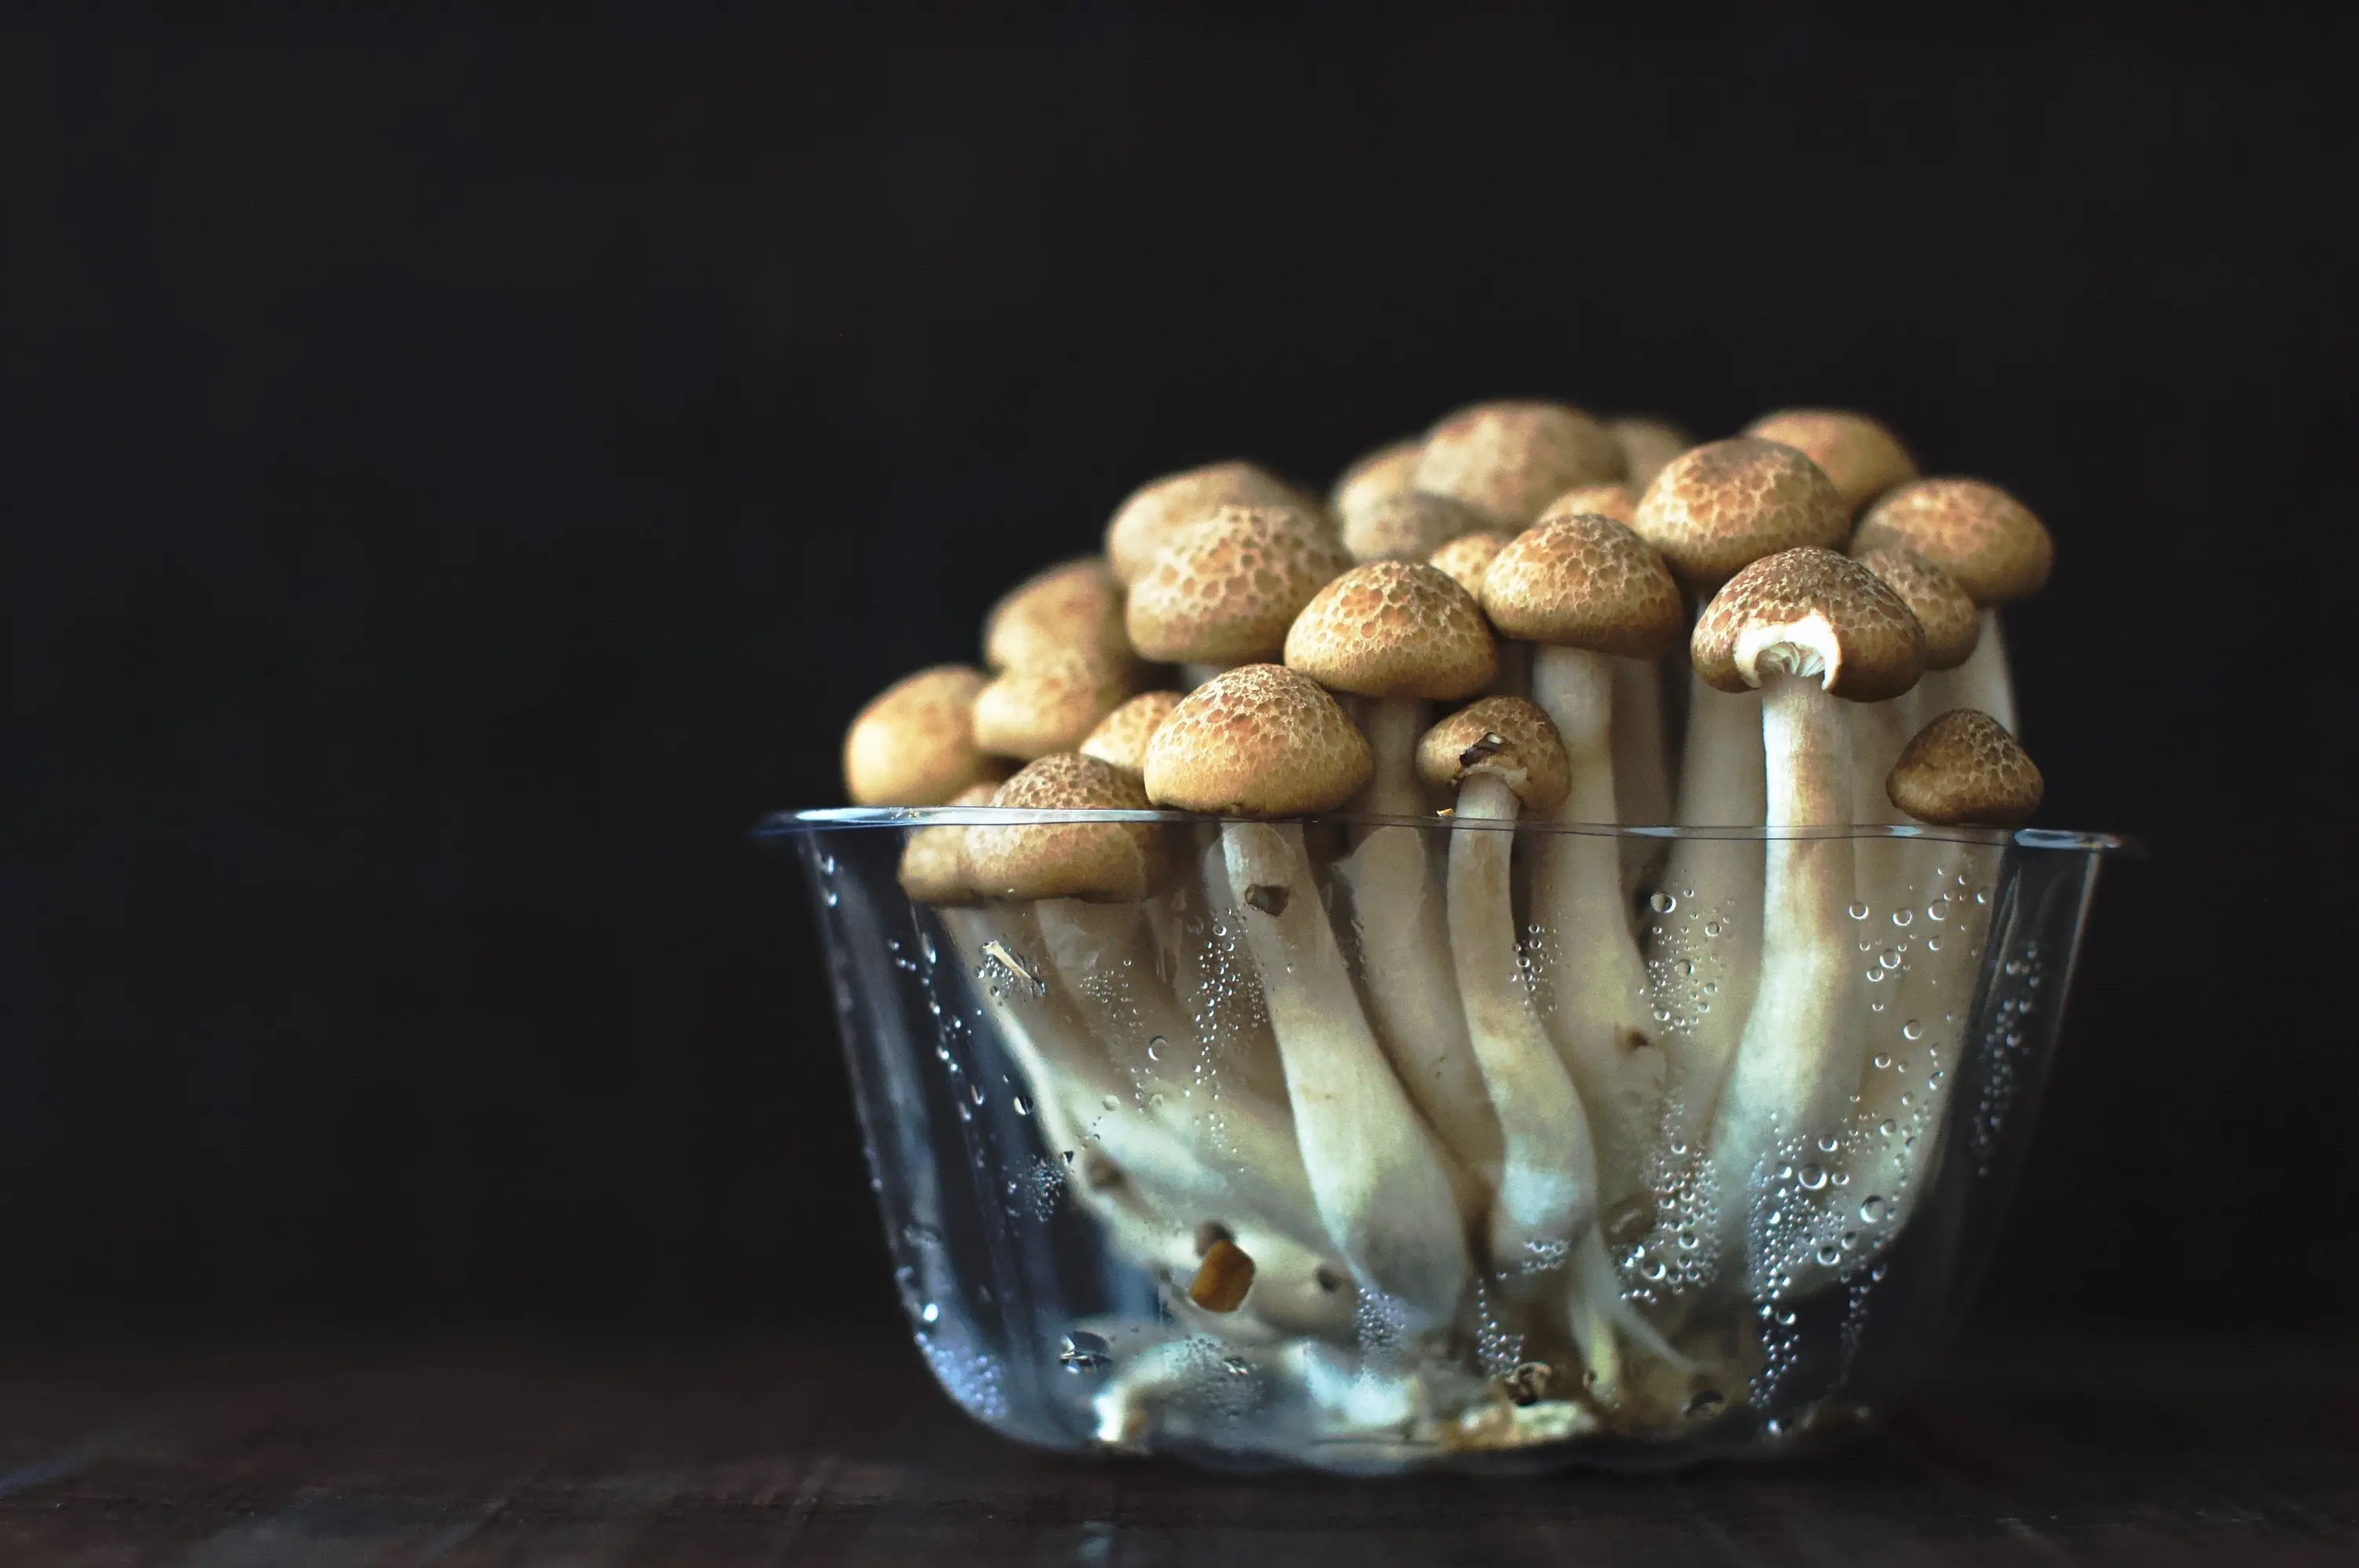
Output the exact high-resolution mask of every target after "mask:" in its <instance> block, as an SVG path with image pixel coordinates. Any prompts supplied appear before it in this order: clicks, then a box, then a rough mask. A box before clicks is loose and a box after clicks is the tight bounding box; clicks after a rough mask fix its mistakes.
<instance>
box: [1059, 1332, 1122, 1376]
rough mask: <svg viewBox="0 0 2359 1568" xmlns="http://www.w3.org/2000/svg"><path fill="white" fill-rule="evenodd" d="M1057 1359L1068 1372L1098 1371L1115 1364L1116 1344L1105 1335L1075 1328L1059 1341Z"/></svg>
mask: <svg viewBox="0 0 2359 1568" xmlns="http://www.w3.org/2000/svg"><path fill="white" fill-rule="evenodd" d="M1057 1360H1058V1361H1059V1363H1060V1364H1061V1365H1062V1366H1063V1367H1064V1368H1065V1370H1066V1371H1068V1372H1075V1373H1079V1372H1098V1371H1103V1370H1104V1369H1105V1368H1108V1367H1110V1366H1112V1365H1113V1364H1114V1346H1111V1345H1108V1344H1107V1343H1106V1342H1105V1337H1104V1336H1103V1335H1097V1334H1092V1333H1091V1332H1090V1331H1089V1330H1088V1329H1086V1328H1077V1329H1074V1330H1073V1331H1072V1332H1071V1334H1068V1335H1066V1336H1064V1338H1063V1339H1061V1340H1060V1341H1058V1343H1057Z"/></svg>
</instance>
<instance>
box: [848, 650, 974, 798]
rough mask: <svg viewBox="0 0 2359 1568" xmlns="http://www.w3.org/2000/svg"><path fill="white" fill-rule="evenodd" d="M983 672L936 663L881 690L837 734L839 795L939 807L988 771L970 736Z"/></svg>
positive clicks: (960, 666)
mask: <svg viewBox="0 0 2359 1568" xmlns="http://www.w3.org/2000/svg"><path fill="white" fill-rule="evenodd" d="M983 686H984V674H983V672H982V671H981V670H977V669H970V668H969V667H968V666H966V665H935V666H934V667H933V668H931V669H925V670H919V672H918V673H917V674H916V675H913V676H907V677H905V678H903V679H901V680H898V681H896V682H895V683H894V684H893V685H891V686H889V687H886V688H885V689H884V690H883V691H882V692H880V693H879V694H877V696H876V697H875V698H874V699H873V700H872V701H870V703H869V704H868V706H867V707H865V708H862V709H861V710H860V712H859V713H858V714H857V715H855V716H854V717H853V720H852V728H851V729H849V730H845V731H844V736H843V792H844V793H845V794H846V795H850V796H851V797H852V802H853V805H854V806H940V805H941V804H942V803H943V802H944V801H946V800H949V799H950V798H951V796H952V795H956V794H958V792H959V791H961V790H962V789H964V788H966V787H967V786H968V785H969V784H977V783H980V782H981V781H982V780H983V779H984V776H985V775H986V773H989V772H990V764H989V763H988V762H986V761H985V760H984V754H983V752H982V751H981V749H980V748H978V747H977V746H976V745H975V741H974V718H973V715H974V699H975V696H976V694H977V693H978V692H980V691H982V690H983Z"/></svg>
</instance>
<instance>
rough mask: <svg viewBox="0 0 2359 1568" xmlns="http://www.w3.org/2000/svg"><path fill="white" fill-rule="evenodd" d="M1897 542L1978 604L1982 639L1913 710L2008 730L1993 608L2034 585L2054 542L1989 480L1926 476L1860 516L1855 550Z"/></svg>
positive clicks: (2007, 689) (2009, 686)
mask: <svg viewBox="0 0 2359 1568" xmlns="http://www.w3.org/2000/svg"><path fill="white" fill-rule="evenodd" d="M1886 545H1902V546H1907V547H1908V548H1909V549H1912V550H1914V551H1916V552H1917V553H1918V554H1919V555H1920V556H1923V557H1925V558H1926V559H1927V560H1930V561H1931V562H1932V563H1933V564H1934V565H1936V566H1938V567H1940V568H1941V569H1942V570H1943V571H1946V572H1948V573H1949V574H1950V575H1951V577H1953V578H1955V579H1957V580H1958V584H1959V586H1960V587H1962V588H1963V589H1965V590H1966V592H1967V593H1969V594H1971V595H1973V600H1974V602H1975V604H1977V605H1979V606H1981V607H1982V611H1983V628H1982V638H1981V641H1980V642H1978V643H1976V644H1975V646H1974V651H1973V656H1971V657H1970V658H1968V659H1967V660H1966V661H1965V663H1964V664H1962V665H1960V666H1958V668H1957V670H1956V672H1955V673H1954V674H1948V673H1945V674H1943V675H1941V676H1940V677H1939V678H1937V679H1935V680H1931V681H1929V682H1927V683H1926V690H1925V693H1924V695H1923V697H1922V699H1921V704H1920V708H1921V712H1924V713H1938V712H1940V711H1941V710H1942V709H1943V708H1979V709H1980V710H1982V711H1983V712H1985V713H1988V714H1989V715H1991V717H1993V718H1994V719H1997V720H1998V721H1999V722H2000V723H2001V724H2003V725H2005V726H2006V729H2007V730H2009V731H2013V730H2015V729H2017V722H2016V706H2015V683H2014V681H2013V679H2012V678H2011V677H2010V676H2009V673H2008V670H2007V662H2006V643H2005V641H2004V640H2003V639H2002V638H2001V636H2000V634H1999V624H1998V611H1999V606H2001V605H2004V604H2012V603H2013V602H2015V601H2016V600H2019V599H2026V598H2028V597H2029V596H2031V595H2032V594H2034V593H2037V592H2038V591H2039V589H2040V588H2041V587H2042V586H2043V585H2044V584H2046V582H2047V581H2048V573H2049V568H2051V567H2053V566H2054V565H2055V561H2056V546H2055V543H2054V541H2052V540H2051V539H2049V536H2048V530H2047V528H2046V527H2045V526H2043V525H2042V524H2041V523H2040V521H2039V519H2038V518H2037V517H2035V516H2033V515H2032V514H2031V512H2030V510H2029V508H2027V507H2026V506H2025V505H2024V504H2023V503H2021V502H2019V501H2017V500H2016V499H2015V497H2013V496H2011V495H2009V494H2008V493H2007V492H2005V491H2003V490H2001V489H1999V488H1998V486H1996V485H1995V484H1984V482H1982V481H1980V480H1972V479H1929V480H1920V481H1918V482H1917V483H1915V484H1905V485H1902V486H1901V487H1900V488H1899V489H1897V490H1896V491H1894V492H1892V493H1891V494H1889V495H1887V496H1886V497H1885V498H1884V499H1883V500H1881V501H1879V502H1877V503H1875V506H1874V507H1872V508H1870V509H1869V512H1868V514H1867V515H1866V516H1865V517H1864V518H1862V519H1860V524H1859V536H1858V540H1857V543H1856V546H1855V548H1858V549H1874V548H1877V547H1879V546H1886Z"/></svg>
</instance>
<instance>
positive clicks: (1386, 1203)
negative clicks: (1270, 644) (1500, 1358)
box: [1146, 665, 1471, 1331]
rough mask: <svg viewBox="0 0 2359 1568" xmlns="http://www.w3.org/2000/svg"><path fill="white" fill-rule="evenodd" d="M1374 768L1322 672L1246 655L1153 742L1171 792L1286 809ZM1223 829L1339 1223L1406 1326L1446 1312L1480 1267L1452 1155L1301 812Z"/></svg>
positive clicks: (1346, 785) (1291, 1077) (1345, 790)
mask: <svg viewBox="0 0 2359 1568" xmlns="http://www.w3.org/2000/svg"><path fill="white" fill-rule="evenodd" d="M1369 772H1370V762H1369V756H1368V743H1367V741H1365V740H1364V739H1363V738H1362V737H1361V735H1360V732H1359V731H1358V730H1355V729H1354V728H1353V725H1352V721H1351V720H1350V719H1348V718H1346V717H1345V716H1344V713H1343V709H1342V708H1340V707H1338V706H1337V705H1336V702H1335V699H1334V698H1333V697H1330V696H1329V695H1328V694H1327V693H1326V692H1325V691H1324V690H1323V689H1321V687H1320V686H1319V684H1318V683H1317V682H1316V681H1313V680H1312V679H1310V677H1309V676H1304V675H1301V674H1299V673H1298V672H1296V671H1293V670H1288V669H1286V668H1283V667H1282V666H1278V665H1245V666H1244V667H1243V668H1240V669H1234V670H1230V671H1227V672H1226V673H1224V674H1223V675H1220V676H1215V677H1213V678H1212V680H1210V681H1208V682H1206V683H1205V684H1204V685H1203V686H1201V687H1198V688H1197V689H1196V690H1195V691H1193V692H1191V693H1190V694H1189V696H1188V697H1187V698H1186V699H1185V700H1184V701H1182V702H1181V703H1180V706H1179V707H1177V708H1174V709H1172V711H1171V717H1170V718H1169V719H1165V720H1164V721H1163V724H1162V726H1161V727H1160V728H1159V729H1158V730H1156V732H1155V738H1154V740H1153V741H1149V742H1148V744H1147V779H1146V783H1147V795H1148V796H1149V797H1150V798H1151V799H1153V800H1154V801H1156V802H1157V803H1158V804H1159V805H1164V806H1179V807H1181V808H1183V809H1186V810H1190V811H1204V812H1213V813H1218V814H1220V815H1223V816H1246V817H1289V816H1300V815H1303V814H1306V813H1311V812H1320V811H1332V810H1333V809H1334V808H1335V807H1337V806H1341V805H1343V802H1345V801H1347V800H1349V799H1351V798H1352V796H1353V795H1356V794H1357V793H1359V790H1360V788H1361V786H1362V785H1363V784H1365V783H1366V782H1367V778H1368V774H1369ZM1221 844H1222V850H1223V860H1224V862H1225V866H1226V870H1227V872H1228V877H1229V882H1230V888H1231V891H1232V892H1233V893H1234V897H1235V899H1236V903H1237V906H1238V914H1239V918H1240V919H1241V920H1242V922H1243V923H1244V925H1245V938H1246V944H1247V946H1248V948H1249V949H1250V950H1251V952H1252V953H1253V955H1254V957H1255V960H1256V965H1257V967H1258V968H1259V969H1260V972H1261V983H1262V992H1263V996H1264V999H1265V1000H1266V1002H1267V1004H1268V1009H1269V1017H1270V1023H1271V1025H1272V1027H1273V1029H1274V1030H1275V1032H1276V1033H1277V1046H1278V1053H1279V1055H1280V1058H1281V1060H1282V1062H1283V1063H1284V1066H1285V1072H1286V1087H1287V1095H1288V1100H1289V1101H1290V1103H1291V1104H1292V1106H1293V1108H1294V1124H1295V1133H1296V1136H1297V1138H1298V1140H1299V1142H1300V1145H1301V1150H1302V1159H1303V1164H1304V1166H1305V1167H1306V1168H1307V1169H1308V1171H1309V1173H1310V1188H1311V1193H1312V1195H1313V1196H1314V1197H1315V1198H1316V1200H1317V1202H1318V1206H1319V1212H1320V1215H1321V1217H1322V1218H1323V1219H1324V1220H1325V1222H1326V1227H1327V1234H1328V1235H1329V1236H1330V1237H1331V1238H1333V1240H1334V1242H1335V1245H1336V1246H1337V1247H1338V1248H1339V1249H1341V1250H1342V1251H1343V1256H1344V1258H1345V1259H1346V1260H1349V1261H1350V1263H1351V1265H1352V1269H1353V1273H1354V1274H1355V1275H1356V1276H1357V1277H1358V1279H1359V1281H1360V1282H1361V1284H1362V1286H1363V1287H1364V1288H1373V1289H1375V1290H1376V1291H1378V1292H1382V1293H1383V1294H1384V1295H1385V1296H1386V1297H1387V1298H1390V1299H1389V1302H1388V1303H1387V1304H1386V1309H1385V1310H1387V1311H1390V1312H1393V1313H1396V1314H1397V1316H1398V1320H1399V1321H1400V1322H1401V1323H1402V1325H1404V1326H1405V1327H1407V1328H1408V1329H1410V1330H1411V1331H1422V1330H1427V1329H1433V1328H1438V1327H1440V1326H1442V1325H1447V1324H1448V1323H1449V1322H1450V1321H1451V1319H1452V1317H1453V1316H1454V1315H1455V1314H1456V1312H1457V1309H1458V1305H1459V1303H1460V1302H1461V1301H1462V1298H1463V1297H1464V1295H1465V1292H1466V1287H1467V1283H1468V1278H1469V1274H1470V1268H1471V1266H1470V1264H1469V1262H1468V1259H1467V1255H1466V1240H1465V1236H1464V1234H1463V1230H1462V1217H1461V1215H1460V1210H1459V1202H1458V1196H1457V1184H1456V1181H1455V1180H1454V1179H1453V1175H1452V1173H1451V1160H1450V1157H1449V1156H1448V1155H1447V1154H1446V1153H1445V1152H1443V1151H1442V1149H1441V1148H1440V1145H1439V1144H1437V1143H1436V1141H1434V1137H1433V1134H1432V1133H1431V1132H1430V1130H1428V1129H1427V1127H1426V1125H1425V1123H1424V1121H1423V1119H1420V1118H1419V1115H1418V1114H1417V1109H1416V1108H1415V1107H1414V1106H1413V1105H1412V1104H1411V1103H1410V1101H1409V1098H1408V1093H1407V1091H1406V1090H1404V1089H1403V1088H1402V1087H1401V1084H1400V1080H1399V1079H1397V1077H1395V1076H1393V1072H1392V1068H1391V1066H1390V1065H1388V1064H1387V1063H1386V1059H1385V1056H1384V1054H1383V1053H1382V1051H1381V1050H1380V1049H1379V1048H1378V1046H1377V1044H1376V1042H1375V1035H1374V1034H1373V1033H1371V1031H1370V1030H1369V1027H1368V1022H1367V1018H1366V1015H1365V1014H1364V1012H1363V1011H1361V1008H1360V1000H1359V997H1358V996H1357V995H1356V994H1355V993H1354V991H1353V988H1352V977H1351V974H1350V972H1349V971H1348V970H1347V969H1346V968H1344V965H1343V953H1342V951H1341V949H1340V948H1339V947H1338V946H1336V942H1335V934H1334V933H1333V932H1332V930H1330V929H1329V928H1328V925H1327V917H1326V912H1325V909H1324V906H1323V904H1322V902H1321V897H1320V892H1319V888H1318V885H1317V884H1316V883H1315V882H1314V881H1312V879H1311V875H1310V862H1309V860H1308V858H1307V856H1306V853H1305V850H1304V848H1303V838H1302V828H1301V826H1300V825H1299V823H1292V822H1262V821H1231V822H1226V823H1223V826H1222V828H1221Z"/></svg>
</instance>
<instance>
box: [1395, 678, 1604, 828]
mask: <svg viewBox="0 0 2359 1568" xmlns="http://www.w3.org/2000/svg"><path fill="white" fill-rule="evenodd" d="M1469 773H1489V774H1492V775H1494V776H1495V777H1496V778H1498V779H1500V780H1501V781H1503V782H1504V783H1505V784H1506V786H1507V787H1508V788H1509V789H1511V790H1514V791H1515V792H1516V798H1517V800H1519V801H1521V802H1523V804H1524V805H1525V806H1527V807H1529V808H1530V809H1531V810H1533V811H1535V812H1544V811H1553V810H1554V809H1556V807H1557V806H1558V805H1559V804H1560V803H1561V802H1562V801H1563V799H1564V797H1565V794H1566V792H1567V791H1569V790H1571V788H1572V765H1571V762H1570V761H1569V760H1568V759H1567V758H1566V756H1565V754H1564V741H1563V738H1562V737H1560V736H1559V735H1558V734H1557V732H1556V726H1555V725H1554V724H1552V723H1550V722H1549V716H1548V715H1547V714H1545V713H1543V712H1541V711H1540V709H1539V708H1538V705H1537V704H1535V703H1531V702H1527V701H1526V700H1525V699H1524V698H1522V697H1484V698H1483V699H1482V700H1481V701H1479V702H1474V703H1470V704H1468V705H1467V706H1466V707H1464V708H1460V709H1459V710H1458V711H1457V712H1455V713H1453V714H1451V715H1450V717H1448V718H1447V719H1443V720H1441V722H1440V723H1439V724H1436V725H1435V726H1434V727H1433V728H1432V729H1430V730H1427V731H1426V732H1425V736H1424V738H1423V739H1422V740H1420V741H1418V743H1417V776H1418V777H1419V778H1420V779H1423V780H1424V781H1425V782H1426V783H1427V784H1430V785H1432V786H1433V787H1434V788H1436V789H1451V790H1454V789H1456V788H1457V787H1458V785H1459V784H1460V783H1461V782H1462V780H1463V779H1464V778H1465V777H1466V775H1467V774H1469Z"/></svg>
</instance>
